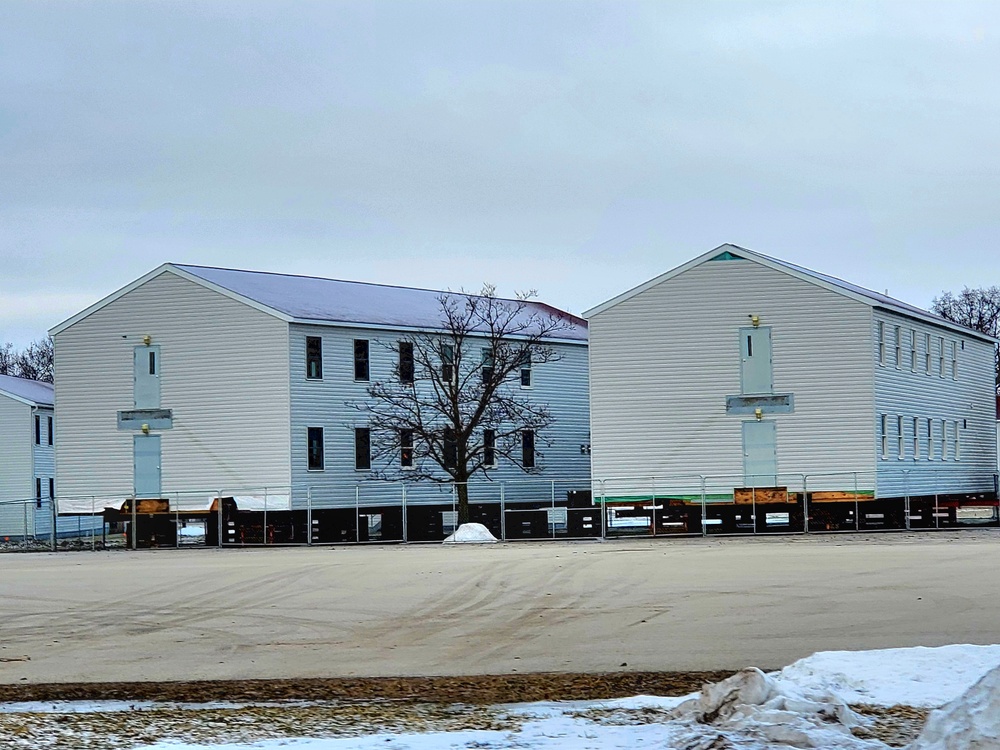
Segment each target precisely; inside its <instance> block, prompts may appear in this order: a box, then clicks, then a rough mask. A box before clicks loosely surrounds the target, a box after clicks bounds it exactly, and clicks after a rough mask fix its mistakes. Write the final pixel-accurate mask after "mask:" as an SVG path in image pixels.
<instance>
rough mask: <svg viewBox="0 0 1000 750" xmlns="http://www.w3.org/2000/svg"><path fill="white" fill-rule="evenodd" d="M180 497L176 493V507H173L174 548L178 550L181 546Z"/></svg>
mask: <svg viewBox="0 0 1000 750" xmlns="http://www.w3.org/2000/svg"><path fill="white" fill-rule="evenodd" d="M180 504H181V496H180V493H177V505H175V506H174V546H175V547H177V548H178V549H180V546H181V509H180Z"/></svg>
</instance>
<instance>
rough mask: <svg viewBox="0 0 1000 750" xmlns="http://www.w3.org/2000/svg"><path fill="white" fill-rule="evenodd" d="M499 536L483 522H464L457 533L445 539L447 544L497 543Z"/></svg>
mask: <svg viewBox="0 0 1000 750" xmlns="http://www.w3.org/2000/svg"><path fill="white" fill-rule="evenodd" d="M496 541H497V538H496V537H495V536H493V534H491V533H490V530H489V529H487V528H486V527H485V526H483V525H482V524H481V523H463V524H462V525H461V526H459V527H458V528H457V529H456V530H455V533H454V534H452V535H451V536H449V537H448V538H447V539H445V540H444V543H445V544H495V543H496Z"/></svg>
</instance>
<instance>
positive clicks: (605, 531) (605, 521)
mask: <svg viewBox="0 0 1000 750" xmlns="http://www.w3.org/2000/svg"><path fill="white" fill-rule="evenodd" d="M598 482H599V483H600V485H601V539H607V538H608V518H607V515H606V514H607V502H605V498H604V489H605V488H604V480H603V479H599V480H598Z"/></svg>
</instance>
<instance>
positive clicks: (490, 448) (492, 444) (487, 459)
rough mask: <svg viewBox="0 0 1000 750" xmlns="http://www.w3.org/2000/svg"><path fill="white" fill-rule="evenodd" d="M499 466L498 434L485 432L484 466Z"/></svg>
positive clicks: (493, 431)
mask: <svg viewBox="0 0 1000 750" xmlns="http://www.w3.org/2000/svg"><path fill="white" fill-rule="evenodd" d="M496 465H497V433H496V431H495V430H483V466H487V467H488V466H496Z"/></svg>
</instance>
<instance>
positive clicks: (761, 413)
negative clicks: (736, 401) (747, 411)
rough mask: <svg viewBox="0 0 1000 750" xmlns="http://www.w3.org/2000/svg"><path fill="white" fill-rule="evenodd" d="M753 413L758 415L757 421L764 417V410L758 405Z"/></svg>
mask: <svg viewBox="0 0 1000 750" xmlns="http://www.w3.org/2000/svg"><path fill="white" fill-rule="evenodd" d="M753 415H754V416H755V417H757V421H758V422H759V421H760V420H762V419H763V418H764V410H763V409H761V408H760V407H759V406H758V407H757V408H756V409H754V410H753Z"/></svg>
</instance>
